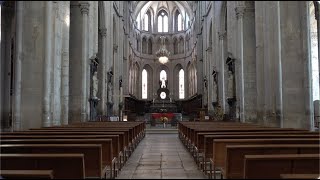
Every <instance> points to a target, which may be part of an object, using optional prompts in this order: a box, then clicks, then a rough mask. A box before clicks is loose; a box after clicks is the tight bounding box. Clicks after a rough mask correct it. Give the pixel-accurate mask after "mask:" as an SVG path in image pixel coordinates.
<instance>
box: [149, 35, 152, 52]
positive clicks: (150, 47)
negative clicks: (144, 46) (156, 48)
mask: <svg viewBox="0 0 320 180" xmlns="http://www.w3.org/2000/svg"><path fill="white" fill-rule="evenodd" d="M148 54H152V40H151V38H150V39H149V41H148Z"/></svg>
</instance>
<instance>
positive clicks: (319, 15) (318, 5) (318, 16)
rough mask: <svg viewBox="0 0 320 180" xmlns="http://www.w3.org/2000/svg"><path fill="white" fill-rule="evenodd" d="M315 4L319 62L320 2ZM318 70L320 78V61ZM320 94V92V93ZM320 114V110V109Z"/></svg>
mask: <svg viewBox="0 0 320 180" xmlns="http://www.w3.org/2000/svg"><path fill="white" fill-rule="evenodd" d="M313 2H315V3H314V8H315V18H316V20H317V29H318V30H317V36H318V60H319V56H320V12H319V9H320V3H319V1H313ZM318 70H319V77H320V61H318ZM319 88H320V78H319ZM319 93H320V91H319ZM319 108H320V106H319ZM319 112H320V109H319Z"/></svg>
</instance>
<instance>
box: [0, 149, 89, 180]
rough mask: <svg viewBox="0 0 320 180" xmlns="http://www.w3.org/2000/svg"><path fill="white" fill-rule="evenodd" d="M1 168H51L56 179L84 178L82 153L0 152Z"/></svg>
mask: <svg viewBox="0 0 320 180" xmlns="http://www.w3.org/2000/svg"><path fill="white" fill-rule="evenodd" d="M0 165H1V170H25V169H26V168H27V169H29V170H53V172H54V178H57V179H84V178H85V170H84V169H85V167H84V156H83V154H0Z"/></svg>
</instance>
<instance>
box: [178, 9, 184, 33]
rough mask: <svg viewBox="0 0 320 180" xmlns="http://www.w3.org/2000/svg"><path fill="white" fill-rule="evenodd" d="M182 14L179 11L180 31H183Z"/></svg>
mask: <svg viewBox="0 0 320 180" xmlns="http://www.w3.org/2000/svg"><path fill="white" fill-rule="evenodd" d="M182 30H183V29H182V16H181V14H180V13H179V15H178V31H182Z"/></svg>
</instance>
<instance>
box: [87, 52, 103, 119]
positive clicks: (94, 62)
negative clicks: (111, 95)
mask: <svg viewBox="0 0 320 180" xmlns="http://www.w3.org/2000/svg"><path fill="white" fill-rule="evenodd" d="M90 60H91V64H90V72H91V73H90V74H91V79H92V82H91V83H92V84H91V96H90V99H89V102H90V120H91V121H95V120H96V118H97V115H98V112H97V106H98V103H99V101H100V99H99V98H98V97H97V93H98V84H99V80H98V65H99V60H98V58H97V56H96V55H94V56H92V57H91V58H90Z"/></svg>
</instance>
